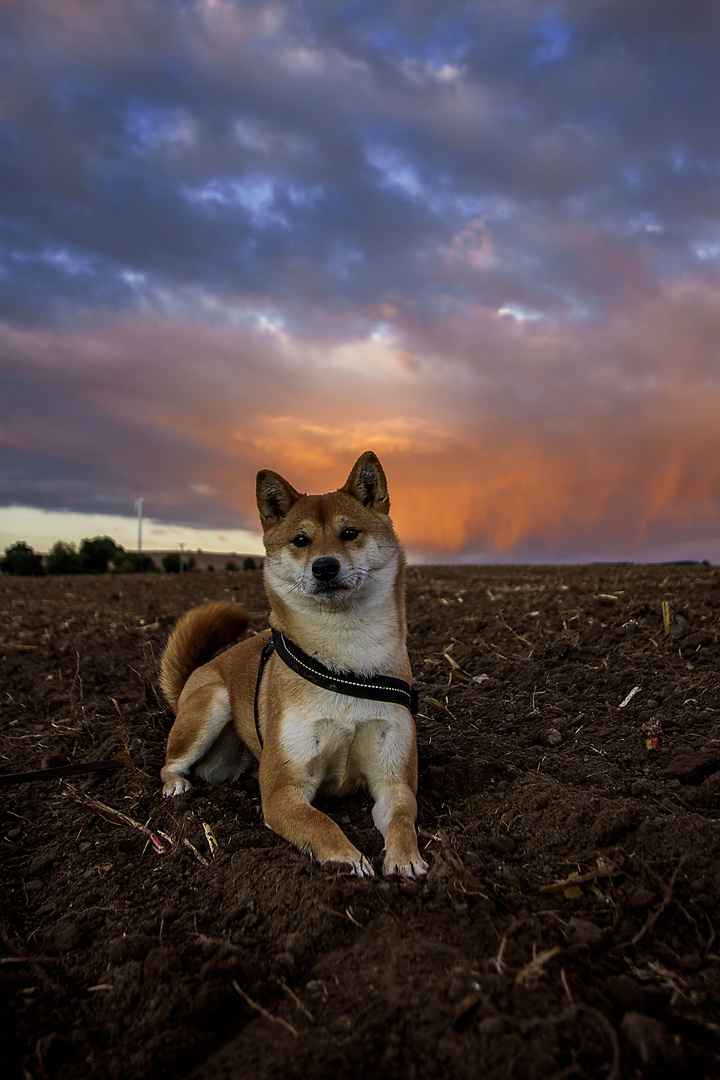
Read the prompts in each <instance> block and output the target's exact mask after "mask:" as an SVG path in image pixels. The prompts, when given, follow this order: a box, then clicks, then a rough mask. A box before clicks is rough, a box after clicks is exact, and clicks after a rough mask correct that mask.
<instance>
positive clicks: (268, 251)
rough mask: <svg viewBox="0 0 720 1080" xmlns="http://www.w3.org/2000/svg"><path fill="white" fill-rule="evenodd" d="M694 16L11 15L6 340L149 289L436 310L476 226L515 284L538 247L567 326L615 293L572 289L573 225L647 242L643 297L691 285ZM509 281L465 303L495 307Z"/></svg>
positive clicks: (699, 194)
mask: <svg viewBox="0 0 720 1080" xmlns="http://www.w3.org/2000/svg"><path fill="white" fill-rule="evenodd" d="M681 6H682V5H680V6H678V5H672V4H661V5H656V4H652V5H650V4H645V5H643V4H640V5H633V15H632V16H629V15H626V14H624V9H623V6H622V5H620V6H619V7H618V6H616V5H609V4H607V3H602V4H601V3H597V4H593V3H588V4H583V5H565V6H564V7H563V6H562V5H560V6H558V5H553V6H552V7H549V6H548V7H546V6H545V5H543V4H537V3H535V4H529V3H511V4H508V5H496V4H477V5H472V6H471V7H470V6H468V5H465V4H452V3H451V4H444V5H443V6H442V9H441V12H440V13H439V12H438V6H437V5H436V4H430V3H418V4H413V5H397V6H394V7H393V8H388V7H387V5H379V4H360V5H357V6H353V8H352V9H351V10H350V9H347V10H346V8H345V6H344V5H341V4H340V5H336V4H319V5H310V6H309V7H306V8H304V9H303V11H302V14H301V13H300V12H299V11H298V10H297V9H295V8H291V7H290V6H289V5H283V4H279V5H272V4H268V5H263V4H247V3H244V4H232V3H229V2H227V0H219V2H216V3H212V4H211V3H200V2H196V3H189V4H178V5H173V4H159V3H128V4H119V3H117V2H108V0H105V2H100V3H98V4H95V5H88V4H85V3H81V2H80V0H65V2H61V3H52V4H50V3H38V2H32V0H31V2H28V3H23V4H20V3H16V4H9V5H6V9H5V12H4V15H3V22H4V26H3V27H2V29H3V31H4V32H3V34H2V41H3V44H2V46H0V49H1V54H0V63H1V64H2V68H3V71H4V75H3V80H4V82H5V85H6V87H7V92H6V94H5V98H4V108H3V112H4V125H3V136H2V137H3V150H4V152H3V153H2V155H1V158H0V161H1V162H2V164H1V165H0V183H1V185H2V206H3V213H2V218H3V221H2V229H1V231H0V243H2V249H1V250H2V256H3V276H4V278H5V283H6V285H7V293H6V300H5V304H6V308H5V312H6V316H7V317H8V318H10V319H13V320H18V321H25V322H27V321H30V320H39V321H43V320H48V321H50V320H53V319H57V318H58V317H61V316H63V315H64V316H65V317H72V313H73V312H77V311H80V312H82V311H83V310H86V309H87V308H88V307H89V308H91V309H94V310H98V309H104V310H113V309H123V308H124V309H127V308H131V309H132V308H134V307H135V306H136V305H137V303H138V292H139V291H140V292H142V291H143V290H142V289H141V290H138V286H139V285H145V284H147V283H152V284H154V285H159V286H163V287H172V288H174V287H177V286H179V285H189V284H193V285H197V284H200V285H201V286H202V287H203V288H204V289H207V290H211V291H213V292H216V293H220V294H234V293H238V292H241V293H243V294H246V295H254V294H260V293H263V292H265V293H267V292H270V291H273V292H274V293H275V294H276V295H280V296H283V297H287V298H288V306H289V308H290V309H292V306H293V301H294V300H295V299H299V301H300V305H299V306H300V307H301V308H302V309H303V310H305V311H306V312H307V308H306V304H307V301H308V299H311V302H312V303H313V304H322V303H326V302H331V303H333V304H341V305H342V303H343V302H344V301H345V302H347V301H348V300H351V301H352V303H353V304H356V303H358V302H360V303H372V302H377V301H378V300H379V299H382V297H383V296H384V295H386V294H387V292H388V291H390V290H394V291H396V292H400V293H402V292H408V293H413V294H414V295H416V296H418V297H419V298H420V299H421V300H426V299H427V298H429V297H431V296H432V295H433V294H434V293H435V292H436V291H437V288H438V286H439V285H440V286H442V285H444V284H445V283H444V282H443V280H442V278H443V275H442V274H438V271H437V267H436V266H435V265H434V260H433V259H432V258H431V257H428V255H429V254H430V255H431V254H432V253H433V252H434V251H435V250H436V249H437V247H438V246H440V245H441V244H442V243H443V242H448V241H449V240H450V237H451V236H452V235H453V234H454V233H456V232H457V231H458V229H460V228H461V227H462V226H463V224H464V223H466V222H467V221H468V220H471V219H472V218H475V217H482V218H484V220H485V221H486V222H487V223H488V225H489V227H491V228H492V229H494V230H497V233H498V235H499V236H500V237H501V239H502V243H503V252H504V253H505V254H506V256H507V258H508V259H509V261H510V263H512V261H513V259H514V258H515V259H516V260H517V258H518V256H517V255H515V254H514V253H515V252H522V249H523V247H526V246H527V234H528V231H530V232H531V233H532V240H533V245H532V246H533V261H534V262H535V264H536V265H537V266H538V267H539V268H540V270H541V272H542V273H544V274H545V275H546V276H549V277H550V278H551V279H552V288H553V290H554V292H555V294H556V295H560V296H561V297H562V299H563V302H566V300H567V296H568V295H572V296H573V297H574V298H575V299H576V300H577V301H578V302H579V303H580V304H586V303H589V301H590V298H591V297H594V298H596V302H597V298H599V303H600V305H601V306H602V305H603V302H604V298H605V296H606V294H607V297H608V300H609V301H612V299H613V288H612V282H611V281H608V282H604V281H603V279H602V275H599V277H598V278H597V279H592V280H589V281H587V282H585V283H581V284H580V285H579V286H578V283H577V276H576V273H575V263H576V259H575V257H574V253H573V251H572V249H571V250H570V251H568V250H567V247H566V245H565V244H564V242H563V238H562V237H561V236H559V235H558V230H557V228H556V223H557V221H558V220H559V219H562V220H563V221H566V220H568V218H569V219H570V220H573V219H574V220H575V221H577V222H579V223H581V224H582V226H583V227H584V228H586V229H592V230H594V231H595V232H596V233H597V234H598V235H599V236H602V237H603V238H606V239H608V240H610V241H612V242H615V241H617V243H618V245H619V246H620V247H622V245H623V243H624V242H625V238H626V234H627V232H628V230H630V231H632V229H633V224H632V223H633V221H635V222H636V225H635V228H636V229H638V230H642V229H643V228H644V229H645V231H646V232H648V235H651V236H654V237H661V239H657V242H656V244H655V247H654V248H652V247H651V246H649V249H648V251H647V252H646V254H645V255H644V256H643V255H642V254H641V256H640V261H641V262H643V264H644V265H646V266H647V267H648V272H649V273H650V274H662V273H663V271H664V269H665V268H666V266H667V265H672V266H673V267H674V269H675V271H676V272H677V269H678V268H683V267H691V266H694V264H695V263H697V261H698V258H697V254H696V253H694V252H693V250H692V245H693V244H694V243H695V244H697V243H700V241H701V239H702V237H703V232H704V227H705V225H706V223H707V220H708V218H709V217H710V216H711V214H712V211H713V207H714V206H715V203H716V198H715V196H714V195H713V188H712V183H713V173H712V171H711V168H710V167H711V164H712V162H713V160H714V159H715V157H716V153H717V146H716V138H715V135H714V133H713V130H714V129H713V126H712V123H710V122H709V119H710V117H709V113H710V111H711V110H712V107H713V95H712V94H711V93H710V94H709V93H708V90H709V83H710V82H711V81H712V79H713V64H714V62H715V58H716V54H714V50H713V47H712V31H713V25H714V23H713V18H712V9H711V8H710V7H707V8H705V7H703V5H700V8H701V9H702V10H700V11H698V10H695V11H694V12H693V15H692V17H687V12H686V11H685V10H683V12H682V13H681V14H679V13H678V12H679V7H681ZM682 7H683V8H684V6H682ZM703 11H704V18H703ZM669 215H671V216H672V220H671V221H669V220H668V216H669ZM540 221H542V222H544V225H541V226H539V225H538V222H540ZM643 223H644V224H643ZM652 229H655V230H656V232H655V233H652V232H650V231H649V230H652ZM700 271H702V266H701V267H700ZM138 275H145V277H146V280H145V281H143V280H142V279H138ZM535 276H536V277H537V273H536V275H535ZM497 277H498V278H499V281H500V284H501V286H502V288H503V289H505V290H507V289H508V288H511V287H512V279H513V278H515V277H517V281H518V287H519V288H520V289H521V290H522V291H524V292H527V291H528V290H532V289H533V286H532V281H531V280H530V277H531V275H530V274H529V273H528V272H527V271H525V272H523V269H522V267H521V266H515V267H514V268H513V269H511V271H510V278H511V280H508V274H507V273H504V274H498V275H497ZM438 278H439V279H440V280H439V281H438ZM495 278H496V275H495V274H494V272H493V271H492V270H490V271H488V272H487V273H486V274H485V275H484V280H483V281H478V280H472V279H471V280H466V281H465V282H464V283H463V286H464V287H465V288H466V289H470V290H472V291H473V292H477V293H478V294H481V295H482V294H484V293H485V292H487V295H488V296H489V297H490V298H491V300H492V302H494V299H495V293H496V289H494V281H495ZM535 302H536V303H537V304H538V305H541V306H542V305H543V304H547V303H548V302H549V301H548V298H547V295H546V290H545V288H543V287H540V288H537V287H536V297H535Z"/></svg>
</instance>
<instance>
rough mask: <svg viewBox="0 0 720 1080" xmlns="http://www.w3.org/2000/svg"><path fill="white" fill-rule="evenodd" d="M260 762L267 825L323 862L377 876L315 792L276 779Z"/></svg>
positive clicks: (263, 761) (302, 786) (264, 759)
mask: <svg viewBox="0 0 720 1080" xmlns="http://www.w3.org/2000/svg"><path fill="white" fill-rule="evenodd" d="M265 762H266V758H265V757H264V756H263V759H262V762H261V765H260V776H259V780H260V794H261V799H262V808H263V816H264V818H265V824H266V825H267V826H268V828H270V829H272V830H273V832H276V833H278V834H279V835H280V836H282V837H284V838H285V840H289V842H290V843H291V844H293V845H294V846H295V847H296V848H299V849H300V851H303V852H306V853H307V854H309V855H311V856H312V857H313V858H314V859H316V860H317V861H318V862H319V863H320V864H322V865H325V864H326V863H344V864H347V865H349V866H350V867H351V868H352V872H353V874H356V875H357V876H358V877H373V876H374V871H373V868H372V866H371V865H370V863H369V862H368V860H367V859H366V858H365V856H364V855H363V854H362V852H360V851H358V849H357V848H356V847H355V845H354V844H351V843H350V841H349V840H348V838H347V836H346V835H345V833H344V832H343V831H342V829H341V828H340V826H339V825H336V824H335V822H334V821H333V820H332V818H329V817H328V816H327V814H323V812H322V811H321V810H317V809H316V808H315V807H314V806H312V805H311V803H310V799H311V798H313V797H314V795H315V791H314V790H311V791H308V785H307V784H302V783H298V782H297V781H295V782H293V781H292V780H291V779H290V778H288V777H284V778H276V777H273V776H271V775H270V776H269V775H268V771H269V770H267V769H265V770H264V769H263V765H264V764H265Z"/></svg>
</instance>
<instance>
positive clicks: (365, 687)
mask: <svg viewBox="0 0 720 1080" xmlns="http://www.w3.org/2000/svg"><path fill="white" fill-rule="evenodd" d="M291 645H292V647H293V648H292V649H291V648H290V646H291ZM293 649H295V650H296V651H295V652H293ZM273 652H277V654H278V656H279V657H280V659H281V660H282V661H283V663H284V664H286V665H287V666H288V667H289V668H290V670H291V671H294V672H295V673H296V674H297V675H299V676H300V677H301V678H303V679H306V680H307V681H308V682H311V683H313V684H314V685H315V686H320V687H322V688H323V689H324V690H330V691H332V692H334V693H336V694H345V695H346V696H348V697H356V698H363V699H364V700H366V701H389V702H393V701H394V702H396V703H397V704H398V705H404V706H405V708H407V709H409V710H410V712H411V713H412V714H413V716H415V714H416V713H417V711H418V696H417V690H414V689H413V688H412V686H410V684H409V683H406V682H405V681H404V680H403V679H393V678H392V677H391V676H390V675H378V676H377V677H376V678H375V679H363V677H362V676H361V675H356V674H355V672H354V671H342V672H334V671H331V670H330V668H326V667H325V665H324V664H321V663H320V661H319V660H315V659H314V658H313V657H312V656H308V655H307V653H305V652H303V651H302V649H300V648H299V647H298V646H297V645H295V644H294V643H293V642H292V641H289V640H288V639H287V638H286V637H285V635H284V634H281V633H280V632H279V631H278V630H272V633H271V637H270V640H269V641H268V642H267V643H266V644H265V645H264V646H263V650H262V652H261V653H260V661H259V663H258V673H257V681H256V683H255V702H254V712H255V731H256V732H257V737H258V742H259V743H260V746H261V748H262V745H263V739H262V735H261V734H260V715H259V709H258V700H259V697H260V683H261V682H262V677H263V672H264V670H265V665H266V663H267V662H268V660H269V658H270V657H271V656H272V654H273ZM298 653H300V655H298Z"/></svg>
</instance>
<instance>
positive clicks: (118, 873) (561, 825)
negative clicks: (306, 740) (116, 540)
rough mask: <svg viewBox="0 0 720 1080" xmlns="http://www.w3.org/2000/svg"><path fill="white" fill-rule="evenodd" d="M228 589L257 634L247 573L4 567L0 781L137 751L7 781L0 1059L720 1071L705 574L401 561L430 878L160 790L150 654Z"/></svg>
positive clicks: (116, 1067) (201, 796)
mask: <svg viewBox="0 0 720 1080" xmlns="http://www.w3.org/2000/svg"><path fill="white" fill-rule="evenodd" d="M228 594H229V595H232V596H237V597H238V598H239V599H241V600H242V601H243V602H244V603H245V604H246V606H247V607H248V608H249V610H251V611H252V613H253V625H254V627H255V629H261V628H263V627H264V626H265V625H266V620H267V613H266V607H265V601H264V595H263V589H262V581H261V576H260V574H259V573H258V572H255V573H253V572H246V573H239V574H225V573H215V574H209V573H195V574H186V575H184V576H183V577H173V576H169V575H168V576H161V575H156V576H155V575H154V576H147V577H121V578H117V577H111V576H106V577H103V578H64V579H63V578H54V579H53V578H50V579H46V580H42V579H40V580H32V579H9V578H4V579H3V580H2V581H0V609H2V624H1V627H0V657H1V659H0V665H1V666H0V671H1V672H2V683H1V684H0V694H1V700H2V733H1V735H0V758H1V761H0V771H2V772H4V773H15V772H19V771H22V770H31V769H37V768H40V767H41V766H52V765H58V764H63V763H68V762H87V761H94V760H97V759H107V758H112V757H115V756H123V755H124V756H125V757H132V758H133V759H135V760H138V761H141V762H145V763H146V764H144V765H140V766H135V767H130V766H128V767H125V768H123V769H120V770H118V771H116V772H113V773H105V774H99V775H93V776H90V777H86V776H79V777H74V778H71V779H70V780H66V779H54V780H45V781H42V782H34V783H19V784H13V785H7V786H2V787H0V791H2V796H3V798H2V803H3V805H2V830H1V837H0V840H1V843H2V856H1V861H0V874H1V875H2V909H3V925H2V931H1V933H2V943H0V949H1V952H2V957H1V960H0V986H1V998H0V1000H1V1005H0V1009H1V1012H2V1015H1V1016H0V1023H1V1025H2V1027H1V1030H2V1033H3V1034H2V1038H1V1040H0V1056H3V1057H5V1058H6V1059H7V1064H8V1066H9V1071H6V1072H5V1073H4V1075H7V1076H19V1077H25V1080H27V1078H32V1080H44V1078H47V1077H59V1078H62V1080H81V1078H82V1080H93V1078H103V1080H104V1078H107V1077H109V1078H112V1080H124V1078H128V1080H130V1078H133V1080H134V1078H137V1077H153V1080H166V1078H170V1077H177V1076H184V1077H195V1078H197V1080H210V1078H213V1080H218V1078H220V1080H222V1078H223V1077H227V1078H229V1077H243V1078H248V1080H253V1078H270V1077H273V1078H274V1077H284V1078H288V1080H293V1078H298V1080H300V1078H307V1077H312V1078H314V1077H327V1078H333V1080H343V1078H350V1077H353V1078H354V1077H361V1076H363V1077H364V1076H375V1077H391V1078H394V1077H402V1078H407V1080H413V1078H421V1077H453V1078H454V1077H458V1078H466V1077H467V1078H477V1077H484V1078H488V1080H495V1078H506V1077H507V1078H520V1080H524V1078H528V1080H531V1078H537V1080H549V1078H551V1077H558V1078H559V1077H579V1078H602V1080H618V1078H621V1077H622V1078H630V1077H643V1078H644V1077H667V1078H671V1077H672V1078H676V1077H678V1076H683V1077H685V1078H695V1077H697V1078H700V1077H703V1078H704V1077H708V1078H709V1077H717V1076H718V1075H720V943H719V942H718V941H717V939H716V933H717V929H718V920H719V918H720V903H719V891H720V862H719V861H718V856H719V854H720V830H719V829H718V824H719V823H718V817H719V816H720V815H719V809H718V796H719V792H720V642H719V640H718V630H719V627H720V623H719V621H718V617H719V611H720V571H719V570H718V569H717V568H714V567H710V566H695V565H693V566H671V567H668V566H663V567H657V566H656V567H638V566H612V567H590V568H587V567H584V568H528V567H521V568H507V567H506V568H490V569H488V568H476V567H424V568H419V569H413V570H412V571H411V572H410V575H409V584H408V601H409V624H410V651H411V656H412V659H413V666H414V671H415V677H416V682H417V684H418V686H419V689H420V700H421V706H420V708H421V715H420V716H419V717H418V719H417V728H418V743H419V753H420V789H419V796H418V801H419V819H418V825H419V829H420V838H421V848H422V849H424V852H425V857H426V858H427V859H428V861H429V863H430V865H431V869H430V873H429V875H428V879H427V882H426V883H425V884H419V883H415V882H400V881H395V880H383V879H382V877H378V878H376V879H375V880H357V879H355V878H352V877H349V876H344V875H342V874H339V873H337V872H326V871H323V870H322V869H320V868H319V867H317V866H314V865H312V864H311V863H310V861H309V860H308V859H307V858H306V857H303V856H301V855H300V854H298V853H297V852H296V851H294V850H293V849H291V848H290V847H289V846H288V844H287V843H285V841H283V840H281V839H280V838H279V837H277V836H275V835H274V834H273V833H271V832H270V831H268V830H267V829H266V828H265V827H264V826H263V823H262V818H261V813H260V806H259V803H258V793H257V787H256V784H255V782H254V781H248V782H247V783H246V784H244V785H241V786H239V787H235V788H233V787H230V786H226V787H223V788H219V789H216V790H213V789H211V788H209V787H208V786H207V785H204V784H202V783H200V784H198V786H197V787H196V788H195V789H194V790H193V791H192V792H191V793H190V794H188V795H186V796H182V797H179V798H176V799H173V800H163V799H162V798H161V795H160V784H159V780H158V776H157V771H158V767H159V765H160V763H161V760H162V756H163V748H164V741H165V737H166V734H167V731H168V727H169V722H170V717H169V714H168V712H167V710H166V708H165V707H164V705H163V704H162V703H161V701H160V700H159V699H158V696H157V662H158V657H159V655H160V652H161V649H162V647H163V643H164V641H165V638H166V636H167V633H168V629H169V627H170V625H171V624H172V622H173V621H174V620H175V619H176V618H177V617H178V616H179V615H180V614H181V613H182V612H183V611H184V610H186V609H187V608H188V607H191V606H193V605H195V604H198V603H201V602H202V601H203V600H205V599H218V598H223V597H225V596H227V595H228ZM663 604H666V605H669V607H668V606H666V607H665V613H666V616H669V622H668V623H664V620H663ZM633 691H635V692H634V694H633V696H631V692H633ZM98 803H101V804H103V805H104V806H105V807H110V808H112V810H115V811H122V812H123V813H124V814H126V815H128V816H129V819H131V820H129V821H128V822H125V823H117V821H113V820H110V819H109V818H108V816H107V813H108V811H107V810H105V811H103V809H102V807H99V806H98V805H97V804H98ZM331 812H332V813H333V815H334V816H335V817H336V818H337V819H338V820H339V821H340V822H341V823H342V825H343V827H344V828H345V829H346V831H347V832H348V834H349V836H350V837H351V838H352V839H353V841H354V842H355V843H356V844H357V845H358V846H359V847H360V848H361V849H362V850H363V851H365V852H366V854H368V855H369V856H371V857H372V858H373V859H374V862H375V866H376V868H377V869H379V864H380V860H379V856H380V847H381V841H380V837H379V834H377V833H376V832H375V830H374V828H373V826H372V822H371V819H370V808H369V805H368V799H367V798H366V797H365V796H364V795H363V794H359V795H357V796H355V797H352V798H348V799H345V800H338V801H336V802H335V803H334V804H333V805H332V811H331ZM104 815H105V816H104ZM133 820H134V821H135V822H137V823H138V824H139V825H141V826H143V827H147V828H148V829H149V830H152V831H153V832H154V833H155V834H156V836H157V837H158V840H159V842H160V843H161V844H162V845H163V846H164V848H165V850H164V851H162V852H161V851H158V850H156V848H155V847H154V846H153V843H152V841H151V839H150V838H149V837H148V835H147V834H146V833H142V832H140V831H139V830H138V829H137V828H136V827H135V826H134V825H133V824H132V821H133ZM121 821H122V819H121ZM206 827H207V828H208V829H209V830H211V832H210V835H211V836H214V837H215V838H216V840H217V850H216V852H215V853H214V855H213V850H212V846H211V842H210V841H209V840H208V837H207V835H206ZM161 834H162V835H161Z"/></svg>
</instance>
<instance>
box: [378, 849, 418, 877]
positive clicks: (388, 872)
mask: <svg viewBox="0 0 720 1080" xmlns="http://www.w3.org/2000/svg"><path fill="white" fill-rule="evenodd" d="M427 872H428V864H427V863H426V862H425V860H424V859H423V858H421V856H420V855H419V853H416V854H415V855H412V856H410V858H396V857H395V856H394V855H392V854H391V853H388V854H387V855H386V856H385V859H384V861H383V874H385V876H386V877H390V876H392V875H393V874H397V875H398V876H399V877H402V878H414V879H415V880H417V879H419V878H424V877H425V875H426V874H427Z"/></svg>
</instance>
